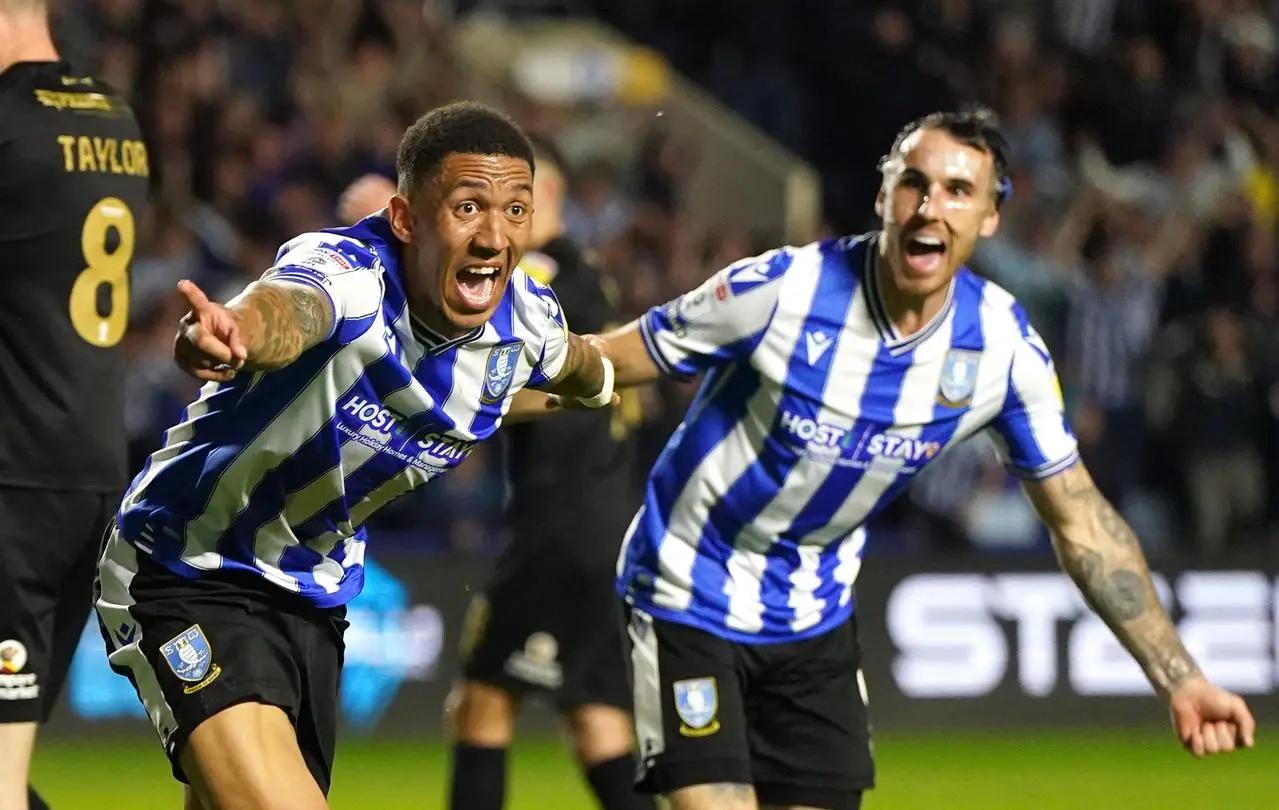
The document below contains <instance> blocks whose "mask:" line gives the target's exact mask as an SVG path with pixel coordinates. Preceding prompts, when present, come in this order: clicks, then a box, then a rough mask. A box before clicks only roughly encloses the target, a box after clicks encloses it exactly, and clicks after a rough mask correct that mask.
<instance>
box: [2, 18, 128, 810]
mask: <svg viewBox="0 0 1279 810" xmlns="http://www.w3.org/2000/svg"><path fill="white" fill-rule="evenodd" d="M149 176H150V166H149V163H148V159H147V150H146V146H145V145H143V142H142V136H141V134H140V132H139V129H138V123H137V121H136V119H135V118H134V115H133V111H132V110H131V109H130V108H129V105H128V104H127V103H126V102H125V100H124V99H123V98H121V97H120V95H118V94H117V93H116V91H115V90H113V89H112V88H110V87H108V86H106V85H105V84H104V83H102V82H101V81H99V80H97V79H95V78H94V77H92V76H87V75H85V74H84V73H82V72H80V71H79V70H77V69H76V68H75V67H73V66H72V65H70V64H68V63H67V62H65V61H63V60H62V59H61V58H60V57H59V55H58V51H57V49H56V47H55V46H54V44H53V38H52V36H51V35H50V32H49V8H48V2H47V0H0V263H2V264H0V267H3V270H2V271H0V272H3V279H4V292H3V295H0V391H3V392H4V395H3V397H0V810H25V808H28V807H30V808H32V810H43V808H47V807H48V805H47V804H46V803H45V802H44V801H43V800H41V798H40V797H39V796H38V795H37V794H36V792H35V791H34V790H33V789H32V788H31V787H29V785H28V773H29V769H30V763H31V753H32V750H33V748H34V745H35V739H36V728H37V726H38V725H39V724H40V723H42V722H44V721H45V720H47V719H48V717H49V713H50V711H51V710H52V709H53V706H54V704H55V703H56V702H57V699H58V694H59V692H60V691H61V690H62V685H63V683H64V682H65V680H66V675H67V670H68V669H69V668H70V666H71V658H72V656H73V654H74V653H75V649H76V645H77V643H78V642H79V640H80V634H81V633H82V632H83V631H84V628H85V623H86V622H87V620H88V617H89V607H90V600H91V590H92V585H93V578H94V573H95V562H96V556H97V549H98V541H99V539H100V538H101V536H102V532H103V530H104V528H105V526H106V523H107V520H108V519H109V518H110V516H111V515H112V514H113V512H114V510H115V507H116V505H117V504H118V503H119V493H120V492H121V490H123V488H124V486H125V484H126V483H127V481H126V475H127V466H126V464H127V462H126V446H125V437H124V425H123V422H124V417H123V410H124V358H123V355H122V354H121V351H120V349H119V343H120V339H121V338H122V337H123V336H124V332H125V329H126V328H127V327H128V322H129V270H130V265H131V261H132V258H133V251H134V248H135V247H136V244H137V241H136V239H137V231H136V228H135V225H136V223H137V222H138V221H139V220H140V219H141V217H142V216H143V213H144V212H143V206H144V205H145V204H146V199H147V189H148V185H149V181H148V178H149Z"/></svg>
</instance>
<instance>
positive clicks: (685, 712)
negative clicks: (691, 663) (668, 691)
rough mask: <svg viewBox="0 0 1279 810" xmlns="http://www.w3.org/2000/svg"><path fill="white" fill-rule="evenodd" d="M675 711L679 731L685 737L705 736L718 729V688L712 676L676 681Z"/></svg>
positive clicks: (674, 685)
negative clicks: (678, 721) (678, 720)
mask: <svg viewBox="0 0 1279 810" xmlns="http://www.w3.org/2000/svg"><path fill="white" fill-rule="evenodd" d="M673 687H674V689H675V712H676V714H678V715H679V719H680V721H681V722H680V727H679V733H680V734H683V735H684V736H685V737H706V736H709V735H711V734H714V733H715V732H717V731H719V720H718V719H716V714H717V713H718V712H719V689H718V688H717V687H716V685H715V679H714V678H690V679H688V680H684V681H676V682H675V683H674V684H673Z"/></svg>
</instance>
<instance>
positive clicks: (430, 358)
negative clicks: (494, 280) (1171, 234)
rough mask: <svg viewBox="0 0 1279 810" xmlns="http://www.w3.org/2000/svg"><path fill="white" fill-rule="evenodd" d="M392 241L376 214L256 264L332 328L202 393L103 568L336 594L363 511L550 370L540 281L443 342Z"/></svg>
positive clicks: (127, 510) (461, 442)
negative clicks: (315, 303)
mask: <svg viewBox="0 0 1279 810" xmlns="http://www.w3.org/2000/svg"><path fill="white" fill-rule="evenodd" d="M397 245H398V243H397V241H396V240H395V237H394V236H393V235H392V234H391V232H390V227H389V224H388V223H387V222H386V220H385V219H383V218H381V217H378V216H374V217H370V218H368V219H366V220H364V221H363V222H361V223H358V224H357V225H355V226H353V227H351V228H342V229H333V230H329V231H324V232H318V233H310V234H304V235H302V236H299V237H297V238H296V239H294V240H292V241H291V242H289V243H287V244H286V245H284V246H283V247H282V248H281V250H280V252H279V255H278V256H277V259H276V263H275V265H274V266H273V267H272V268H271V269H270V270H268V271H267V273H266V275H265V276H264V277H265V278H270V279H272V280H274V281H287V282H290V283H298V284H306V285H309V286H312V287H315V288H317V289H319V290H321V291H323V292H325V293H326V294H327V295H328V296H329V298H330V300H331V301H332V302H333V308H334V312H335V315H336V317H335V319H334V321H335V323H334V328H333V332H332V333H331V334H330V336H329V338H328V339H327V340H325V341H324V342H323V343H321V344H319V345H318V346H316V347H314V348H312V349H309V350H308V351H306V352H304V353H303V354H302V356H301V357H300V358H299V359H298V360H297V361H296V362H294V363H293V364H292V365H290V366H288V367H286V368H283V369H280V370H278V371H272V372H259V373H254V374H251V375H249V374H246V375H243V376H241V377H237V378H236V379H235V380H233V381H231V382H228V383H222V384H218V383H210V384H208V385H206V386H204V388H203V389H201V391H200V395H199V397H198V399H197V400H196V401H195V402H193V403H192V404H191V405H190V406H188V407H187V409H186V411H185V412H184V413H183V414H182V417H181V419H180V420H179V422H178V424H177V425H175V426H174V427H172V428H171V429H169V430H168V431H167V432H166V433H165V436H164V443H163V447H162V448H161V449H160V450H158V451H156V452H155V453H154V454H153V455H152V456H151V458H150V459H149V460H148V461H147V463H146V466H145V467H144V469H143V470H142V471H141V472H140V473H139V474H138V476H137V477H136V478H135V479H134V481H133V483H132V484H131V485H130V487H129V489H128V491H127V493H126V494H125V497H124V500H123V503H122V504H121V507H120V510H119V513H118V516H117V520H118V531H117V532H116V536H115V537H113V538H112V539H111V540H110V541H109V543H108V548H107V553H106V558H105V559H104V562H103V571H104V573H105V572H106V570H107V569H108V568H109V567H110V562H111V558H112V545H113V544H114V545H116V546H121V545H122V544H125V543H127V544H130V545H131V546H133V547H136V548H137V549H138V550H139V551H141V552H142V553H145V554H147V555H149V556H150V557H152V558H153V559H154V560H155V561H156V562H158V563H160V564H161V565H163V566H165V567H166V568H167V569H168V570H170V571H172V572H173V573H175V574H177V575H179V576H182V577H187V578H192V579H194V578H199V577H201V576H203V575H205V574H206V573H207V572H210V571H214V570H218V569H224V570H225V569H241V570H246V571H250V572H253V573H256V574H258V575H260V576H262V577H263V578H265V579H266V580H267V581H268V582H270V583H272V584H273V585H275V586H278V587H280V588H283V589H285V590H287V591H293V592H296V593H298V594H300V595H301V596H302V597H304V598H305V599H308V600H310V601H311V602H313V603H314V604H316V605H318V606H321V607H329V606H336V605H341V604H344V603H346V602H348V601H349V600H350V599H352V598H353V597H354V596H355V595H356V594H357V593H359V591H360V588H361V586H362V584H363V569H362V562H363V559H364V544H365V533H364V530H363V529H362V528H361V525H362V524H363V523H364V522H365V520H367V519H368V517H369V516H370V515H371V514H373V513H374V512H375V511H377V510H378V509H379V508H380V507H382V506H384V505H385V504H387V503H389V502H390V501H391V500H392V499H394V498H396V497H398V496H400V495H402V494H404V493H406V492H408V491H409V490H411V489H413V488H415V487H417V486H420V485H422V484H424V483H426V482H427V481H429V480H431V479H432V478H434V477H435V476H436V475H439V474H440V473H443V472H446V471H447V470H449V469H451V468H452V467H454V466H456V465H457V464H459V463H461V462H462V461H463V460H464V459H465V458H466V457H467V456H468V455H469V454H470V453H471V451H472V450H473V449H474V447H475V445H476V444H477V443H478V442H481V441H483V440H484V439H487V438H488V437H489V436H491V435H492V434H493V432H494V431H495V430H496V429H497V427H498V425H499V424H500V423H501V419H502V415H503V414H504V413H505V412H506V410H507V408H508V406H509V403H510V398H511V397H512V396H513V395H514V394H515V392H517V391H518V390H520V389H521V388H523V387H524V386H525V385H537V384H540V383H544V382H546V381H547V380H549V379H551V378H553V377H554V376H555V375H556V374H557V373H558V372H559V371H560V369H561V368H562V366H563V363H564V359H565V357H566V355H567V332H566V331H565V324H564V319H563V315H562V314H561V312H560V309H559V304H558V302H557V301H556V300H555V296H554V295H553V294H552V293H551V291H550V289H549V288H547V287H545V286H544V285H542V284H540V283H539V282H536V281H534V280H533V279H531V278H529V277H528V276H527V275H525V274H524V273H523V272H522V271H520V270H516V271H515V273H514V275H513V276H512V278H511V280H510V282H509V283H508V285H507V288H506V291H505V294H504V296H503V300H502V302H501V304H500V305H499V307H498V309H497V311H496V313H495V314H494V315H493V317H492V319H491V320H490V321H489V322H488V323H487V324H485V325H484V326H482V327H480V328H478V329H475V330H474V331H472V332H471V333H469V334H467V335H464V336H462V337H460V338H456V339H453V340H445V339H444V338H442V337H440V336H439V335H436V334H435V333H433V332H431V331H430V330H429V329H428V328H427V327H426V326H424V325H423V324H422V323H420V322H419V321H418V320H417V319H416V318H414V317H413V316H412V315H411V314H410V313H409V311H408V306H407V303H406V297H405V287H404V277H403V275H402V273H401V270H400V268H399V263H398V251H397V247H396V246H397ZM117 550H118V551H119V556H120V558H121V559H122V560H123V559H125V558H128V557H129V556H130V555H129V553H128V550H127V549H124V548H122V547H120V548H117Z"/></svg>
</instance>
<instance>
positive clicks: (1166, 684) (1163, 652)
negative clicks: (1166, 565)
mask: <svg viewBox="0 0 1279 810" xmlns="http://www.w3.org/2000/svg"><path fill="white" fill-rule="evenodd" d="M1061 478H1062V479H1063V480H1062V481H1061V484H1060V485H1061V486H1063V487H1064V489H1063V490H1062V494H1063V495H1065V496H1066V498H1067V499H1069V500H1070V501H1071V502H1072V512H1073V513H1074V514H1077V515H1082V520H1083V521H1084V524H1083V526H1081V527H1080V529H1081V530H1080V531H1078V532H1071V536H1070V537H1062V538H1058V540H1059V542H1058V543H1057V551H1058V555H1059V557H1060V558H1061V564H1062V568H1063V569H1064V570H1065V571H1066V573H1068V574H1069V575H1070V576H1071V578H1072V579H1074V580H1075V582H1076V584H1078V586H1079V589H1080V591H1081V592H1082V593H1083V596H1084V598H1085V599H1086V600H1087V601H1088V604H1089V605H1091V606H1092V608H1093V610H1095V611H1096V612H1097V615H1098V616H1100V617H1101V618H1102V620H1104V621H1105V622H1106V624H1107V625H1109V626H1110V628H1111V630H1113V631H1114V633H1115V635H1116V637H1118V639H1119V640H1120V642H1122V643H1123V645H1124V646H1125V647H1126V648H1127V649H1128V650H1129V652H1131V653H1132V654H1133V656H1134V657H1135V658H1136V659H1137V661H1138V662H1139V663H1140V664H1141V666H1142V668H1143V669H1145V671H1146V673H1147V675H1149V677H1150V679H1151V681H1152V682H1153V683H1154V685H1155V687H1156V688H1157V689H1159V690H1161V691H1163V692H1165V693H1167V692H1170V691H1172V690H1173V689H1175V688H1176V687H1177V686H1179V685H1181V684H1182V683H1183V682H1184V681H1186V680H1187V679H1189V678H1191V677H1193V676H1195V675H1197V674H1199V668H1198V666H1196V665H1195V662H1194V659H1192V658H1191V656H1190V653H1188V652H1187V651H1186V648H1185V646H1183V645H1182V643H1181V640H1180V639H1179V638H1178V637H1177V631H1176V629H1175V628H1174V627H1173V625H1172V621H1171V620H1170V619H1169V618H1168V614H1167V613H1166V612H1164V609H1163V606H1162V605H1161V604H1160V602H1159V596H1158V593H1157V592H1156V591H1155V587H1154V583H1152V582H1151V579H1150V569H1149V567H1148V566H1147V564H1146V559H1145V555H1144V554H1143V553H1142V551H1141V544H1140V543H1139V542H1138V540H1137V536H1136V535H1135V534H1133V531H1132V529H1130V528H1129V527H1128V524H1127V523H1126V522H1124V519H1123V518H1122V517H1120V515H1119V513H1118V512H1117V511H1115V508H1114V507H1113V506H1111V505H1110V502H1109V501H1107V500H1106V498H1105V496H1103V495H1102V494H1101V492H1100V491H1099V490H1098V489H1097V487H1096V485H1095V484H1093V482H1092V481H1091V480H1090V479H1089V478H1088V477H1087V474H1086V473H1079V474H1075V473H1066V474H1064V475H1063V476H1061ZM1076 535H1078V536H1076Z"/></svg>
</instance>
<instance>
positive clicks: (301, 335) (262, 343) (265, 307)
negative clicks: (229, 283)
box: [236, 285, 333, 370]
mask: <svg viewBox="0 0 1279 810" xmlns="http://www.w3.org/2000/svg"><path fill="white" fill-rule="evenodd" d="M236 312H237V314H238V315H239V316H240V318H241V319H242V323H243V324H244V327H245V344H246V345H245V348H246V349H248V352H249V357H248V360H247V362H246V363H245V367H246V368H248V369H249V370H266V369H273V368H281V367H283V366H286V365H288V364H289V363H291V362H293V361H294V360H296V359H297V357H298V355H300V354H302V352H303V351H305V350H306V349H308V348H310V347H311V346H314V345H315V344H317V343H319V342H320V341H321V340H323V339H324V336H325V335H327V334H328V333H329V329H330V328H331V327H332V325H333V320H332V319H333V313H332V312H331V311H330V310H329V307H328V306H326V305H325V302H324V301H323V300H322V299H321V298H320V296H319V295H317V294H315V293H314V292H312V291H311V290H309V289H307V288H305V287H301V286H298V287H296V288H289V287H285V286H284V285H259V286H258V287H257V288H255V289H254V290H253V293H252V295H249V296H246V298H245V299H244V301H243V303H242V304H241V305H240V306H238V307H236Z"/></svg>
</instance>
